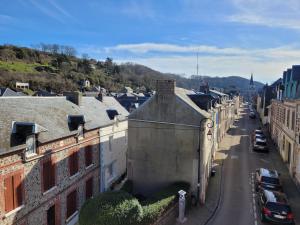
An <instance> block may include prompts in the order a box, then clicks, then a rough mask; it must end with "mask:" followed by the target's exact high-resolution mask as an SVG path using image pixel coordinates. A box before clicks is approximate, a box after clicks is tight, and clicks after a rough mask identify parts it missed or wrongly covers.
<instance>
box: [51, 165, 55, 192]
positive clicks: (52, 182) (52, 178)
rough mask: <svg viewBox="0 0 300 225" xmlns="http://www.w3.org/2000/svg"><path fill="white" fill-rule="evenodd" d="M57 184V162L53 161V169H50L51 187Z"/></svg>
mask: <svg viewBox="0 0 300 225" xmlns="http://www.w3.org/2000/svg"><path fill="white" fill-rule="evenodd" d="M54 186H55V164H54V163H52V161H51V170H50V187H54Z"/></svg>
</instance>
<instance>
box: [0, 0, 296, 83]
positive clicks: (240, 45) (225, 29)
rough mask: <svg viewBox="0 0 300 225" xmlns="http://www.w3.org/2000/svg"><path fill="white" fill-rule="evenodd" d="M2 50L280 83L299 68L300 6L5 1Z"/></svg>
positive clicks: (168, 0)
mask: <svg viewBox="0 0 300 225" xmlns="http://www.w3.org/2000/svg"><path fill="white" fill-rule="evenodd" d="M0 3H1V7H0V44H5V43H9V44H17V45H21V46H32V45H34V44H38V43H41V42H43V43H58V44H64V45H71V46H74V47H76V49H77V51H78V54H79V55H81V54H82V53H87V54H88V55H89V56H90V57H93V58H97V59H105V58H106V57H112V58H113V59H114V61H116V62H118V63H122V62H135V63H141V64H143V65H146V66H149V67H151V68H153V69H156V70H159V71H162V72H171V73H177V74H182V75H184V76H189V75H192V74H195V73H196V53H197V52H199V73H200V74H203V75H210V76H229V75H240V76H243V77H246V78H248V77H249V76H250V74H251V73H253V74H254V79H255V80H258V81H262V82H269V83H270V82H272V81H274V80H276V79H277V78H278V77H279V76H281V73H282V71H283V70H285V69H286V68H287V67H290V66H291V65H293V64H299V63H300V43H299V40H300V13H299V12H300V1H299V0H284V1H283V0H215V1H212V0H155V1H154V0H152V1H150V0H136V1H134V0H84V1H83V0H60V1H59V0H26V1H24V0H13V1H12V0H0Z"/></svg>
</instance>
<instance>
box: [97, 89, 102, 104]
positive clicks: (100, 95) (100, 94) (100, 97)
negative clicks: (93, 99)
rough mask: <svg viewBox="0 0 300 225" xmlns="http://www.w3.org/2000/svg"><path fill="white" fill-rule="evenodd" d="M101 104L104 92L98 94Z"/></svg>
mask: <svg viewBox="0 0 300 225" xmlns="http://www.w3.org/2000/svg"><path fill="white" fill-rule="evenodd" d="M97 99H98V100H99V101H100V102H102V101H103V93H102V90H100V91H99V94H98V98H97Z"/></svg>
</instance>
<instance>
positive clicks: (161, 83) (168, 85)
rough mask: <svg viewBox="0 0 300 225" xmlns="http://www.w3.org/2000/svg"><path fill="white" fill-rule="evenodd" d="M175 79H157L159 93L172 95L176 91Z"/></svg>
mask: <svg viewBox="0 0 300 225" xmlns="http://www.w3.org/2000/svg"><path fill="white" fill-rule="evenodd" d="M175 87H176V81H175V80H157V81H156V93H157V94H158V95H172V94H174V93H175Z"/></svg>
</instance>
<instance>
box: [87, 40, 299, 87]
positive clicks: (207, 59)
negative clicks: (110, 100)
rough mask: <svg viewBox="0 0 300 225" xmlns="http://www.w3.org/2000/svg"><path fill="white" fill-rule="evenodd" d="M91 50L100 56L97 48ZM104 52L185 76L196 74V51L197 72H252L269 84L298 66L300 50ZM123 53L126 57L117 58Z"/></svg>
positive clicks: (154, 46)
mask: <svg viewBox="0 0 300 225" xmlns="http://www.w3.org/2000/svg"><path fill="white" fill-rule="evenodd" d="M93 50H94V52H95V53H97V52H98V53H99V50H98V51H97V48H93ZM105 50H106V54H110V55H115V56H116V58H115V59H117V61H118V62H127V61H130V62H135V63H140V64H143V65H146V66H149V67H151V68H153V69H156V70H158V71H161V72H169V73H177V74H186V75H192V74H195V73H196V52H199V53H200V54H199V68H200V70H199V71H200V73H201V74H203V75H211V76H215V75H219V76H223V75H224V76H230V75H241V76H245V77H246V78H248V76H249V74H251V72H253V73H254V74H255V75H256V79H257V80H259V81H262V82H269V83H270V82H272V81H274V80H276V79H277V78H279V77H280V75H281V73H282V71H283V70H285V69H286V68H287V67H290V66H292V65H294V64H299V63H300V49H299V47H298V46H293V45H290V46H280V47H276V48H264V49H245V48H236V47H233V48H220V47H217V46H207V45H199V46H198V45H189V46H181V45H173V44H159V43H140V44H123V45H117V46H113V47H108V48H106V49H105ZM102 52H103V51H102ZM120 53H122V54H120ZM153 53H155V54H153ZM91 54H92V53H91ZM124 54H125V57H122V58H120V55H124Z"/></svg>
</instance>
